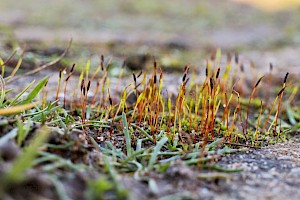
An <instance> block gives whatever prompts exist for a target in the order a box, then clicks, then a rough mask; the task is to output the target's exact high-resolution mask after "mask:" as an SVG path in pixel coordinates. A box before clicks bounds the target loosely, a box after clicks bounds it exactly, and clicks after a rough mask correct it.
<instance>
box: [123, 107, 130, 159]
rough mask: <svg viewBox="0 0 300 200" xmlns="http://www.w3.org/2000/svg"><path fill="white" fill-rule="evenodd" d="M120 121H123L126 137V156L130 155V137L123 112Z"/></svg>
mask: <svg viewBox="0 0 300 200" xmlns="http://www.w3.org/2000/svg"><path fill="white" fill-rule="evenodd" d="M122 122H123V127H124V130H123V131H124V135H125V139H126V150H127V156H131V138H130V132H129V129H128V123H127V119H126V114H125V113H124V112H123V113H122Z"/></svg>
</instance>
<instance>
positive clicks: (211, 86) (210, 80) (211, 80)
mask: <svg viewBox="0 0 300 200" xmlns="http://www.w3.org/2000/svg"><path fill="white" fill-rule="evenodd" d="M209 82H210V88H211V89H213V88H214V79H213V78H212V77H210V79H209Z"/></svg>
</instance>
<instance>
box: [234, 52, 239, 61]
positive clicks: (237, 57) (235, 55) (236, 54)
mask: <svg viewBox="0 0 300 200" xmlns="http://www.w3.org/2000/svg"><path fill="white" fill-rule="evenodd" d="M234 61H235V64H239V54H238V53H237V52H235V53H234Z"/></svg>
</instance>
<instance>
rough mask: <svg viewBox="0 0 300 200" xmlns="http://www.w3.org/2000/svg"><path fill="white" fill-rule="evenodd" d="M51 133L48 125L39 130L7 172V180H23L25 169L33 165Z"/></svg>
mask: <svg viewBox="0 0 300 200" xmlns="http://www.w3.org/2000/svg"><path fill="white" fill-rule="evenodd" d="M49 133H50V130H49V129H48V128H46V127H43V128H41V129H39V130H38V131H37V133H36V136H35V138H34V139H33V140H32V141H31V142H30V144H29V145H28V147H26V149H25V150H24V152H23V154H22V155H20V156H19V157H18V158H17V159H16V160H15V161H14V163H13V165H12V168H11V169H10V170H9V172H8V173H7V174H6V176H5V180H6V181H7V182H16V181H21V180H22V179H23V178H24V175H25V171H26V170H27V169H28V168H30V167H31V166H32V165H33V161H34V158H35V157H36V155H37V153H38V149H39V148H40V147H41V146H42V145H43V143H44V142H45V141H46V139H47V138H48V135H49Z"/></svg>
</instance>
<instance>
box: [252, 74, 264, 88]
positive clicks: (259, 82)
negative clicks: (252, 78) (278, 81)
mask: <svg viewBox="0 0 300 200" xmlns="http://www.w3.org/2000/svg"><path fill="white" fill-rule="evenodd" d="M263 77H264V76H262V77H260V78H259V79H258V81H257V82H256V84H255V86H254V87H255V88H256V87H257V86H258V84H259V83H260V81H261V79H262V78H263Z"/></svg>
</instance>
